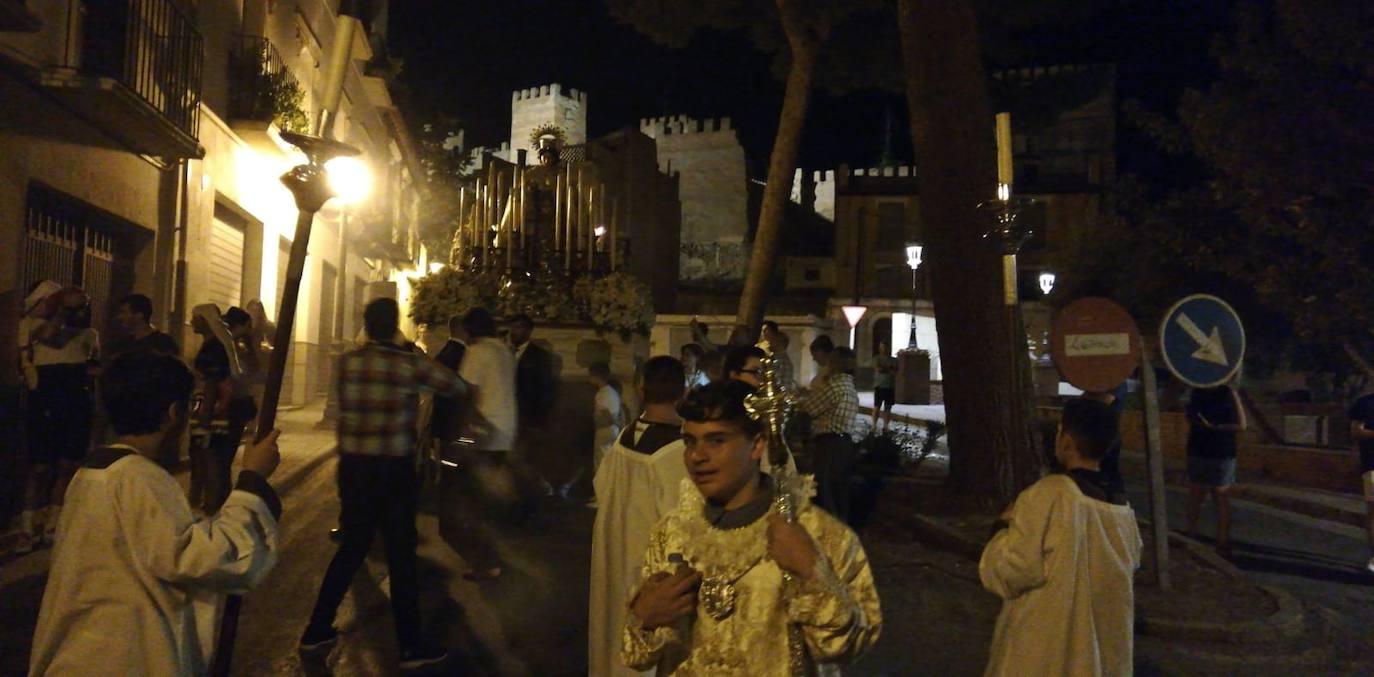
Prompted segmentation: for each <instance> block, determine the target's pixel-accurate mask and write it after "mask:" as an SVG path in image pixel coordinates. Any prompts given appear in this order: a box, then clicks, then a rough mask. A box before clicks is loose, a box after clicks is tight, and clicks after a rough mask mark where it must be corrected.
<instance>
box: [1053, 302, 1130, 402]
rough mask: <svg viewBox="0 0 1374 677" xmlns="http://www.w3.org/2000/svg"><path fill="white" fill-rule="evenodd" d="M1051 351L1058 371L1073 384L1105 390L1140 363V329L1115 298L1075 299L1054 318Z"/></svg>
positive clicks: (1084, 388)
mask: <svg viewBox="0 0 1374 677" xmlns="http://www.w3.org/2000/svg"><path fill="white" fill-rule="evenodd" d="M1050 355H1051V357H1053V358H1054V366H1055V367H1056V368H1057V369H1058V370H1059V374H1060V375H1061V376H1063V377H1064V380H1065V381H1068V382H1069V383H1071V384H1073V386H1074V387H1075V388H1079V389H1082V390H1086V391H1088V392H1105V391H1108V390H1112V389H1113V388H1116V387H1117V386H1119V385H1121V382H1122V381H1125V380H1126V379H1127V378H1128V377H1129V376H1130V375H1131V373H1132V372H1134V371H1135V369H1136V367H1138V366H1140V332H1139V331H1138V330H1137V329H1136V325H1135V320H1134V319H1133V318H1132V317H1131V314H1130V313H1128V312H1126V309H1125V308H1122V307H1121V306H1120V305H1119V304H1118V303H1116V302H1115V301H1112V300H1110V299H1104V298H1096V297H1089V298H1084V299H1078V300H1077V301H1074V302H1073V303H1070V304H1069V305H1068V306H1066V307H1065V308H1064V309H1063V310H1061V311H1059V317H1056V318H1055V320H1054V329H1053V330H1052V331H1051V332H1050Z"/></svg>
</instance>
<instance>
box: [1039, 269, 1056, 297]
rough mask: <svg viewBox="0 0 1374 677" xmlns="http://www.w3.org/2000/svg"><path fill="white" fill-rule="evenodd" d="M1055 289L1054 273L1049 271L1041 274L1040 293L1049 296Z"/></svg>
mask: <svg viewBox="0 0 1374 677" xmlns="http://www.w3.org/2000/svg"><path fill="white" fill-rule="evenodd" d="M1053 289H1054V273H1051V272H1050V271H1048V270H1047V271H1045V272H1043V273H1040V291H1041V292H1043V293H1044V294H1045V295H1046V296H1049V294H1050V291H1051V290H1053Z"/></svg>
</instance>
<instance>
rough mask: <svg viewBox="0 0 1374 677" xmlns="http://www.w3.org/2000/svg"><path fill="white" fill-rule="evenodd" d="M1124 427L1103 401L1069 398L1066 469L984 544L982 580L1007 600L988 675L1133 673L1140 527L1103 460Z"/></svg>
mask: <svg viewBox="0 0 1374 677" xmlns="http://www.w3.org/2000/svg"><path fill="white" fill-rule="evenodd" d="M1117 427H1118V423H1117V414H1116V412H1114V411H1112V409H1111V407H1109V406H1108V405H1106V404H1104V403H1102V402H1099V401H1095V400H1091V399H1084V398H1078V399H1073V400H1069V401H1068V402H1066V403H1065V405H1064V412H1063V417H1062V418H1061V419H1060V423H1059V431H1058V434H1057V435H1056V437H1055V447H1054V452H1055V457H1056V458H1057V459H1058V460H1059V463H1060V464H1061V466H1062V467H1063V468H1064V472H1063V473H1062V474H1053V475H1049V476H1047V477H1045V478H1043V479H1041V480H1040V481H1039V482H1036V483H1035V484H1033V485H1031V486H1030V487H1029V488H1027V489H1026V490H1025V491H1023V492H1021V495H1020V496H1017V497H1016V501H1015V502H1014V503H1013V504H1012V506H1011V507H1010V508H1008V509H1007V511H1006V512H1005V513H1004V514H1003V516H1002V519H1003V522H1004V524H1003V528H1001V529H1000V530H999V531H998V532H997V533H996V534H995V535H994V536H993V537H992V540H991V541H989V542H988V544H987V547H986V548H985V549H984V550H983V557H982V560H981V561H980V562H979V564H978V574H979V577H980V578H981V579H982V581H983V587H984V588H987V589H988V591H990V592H992V593H994V594H996V595H997V596H998V597H1001V598H1002V600H1003V602H1002V613H1001V615H1000V616H998V618H997V628H996V630H995V631H994V634H993V638H992V656H991V660H990V661H989V663H988V667H987V673H986V674H989V675H1070V674H1072V675H1129V674H1131V670H1132V642H1133V632H1134V627H1133V623H1134V618H1135V596H1134V592H1133V588H1132V577H1133V575H1134V573H1135V570H1136V569H1137V568H1139V567H1140V550H1141V540H1140V531H1139V528H1138V527H1137V526H1136V521H1135V513H1134V512H1132V511H1131V507H1130V506H1129V505H1127V503H1126V499H1125V497H1124V495H1122V494H1121V493H1120V492H1119V491H1118V490H1116V489H1115V488H1114V487H1112V486H1111V484H1110V483H1108V482H1106V481H1104V479H1103V478H1102V473H1101V470H1100V466H1099V463H1100V461H1101V459H1102V456H1103V455H1104V454H1106V453H1107V450H1108V449H1109V448H1110V447H1111V446H1112V444H1113V442H1114V441H1115V440H1116V439H1117V437H1118V429H1117Z"/></svg>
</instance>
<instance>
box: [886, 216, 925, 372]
mask: <svg viewBox="0 0 1374 677" xmlns="http://www.w3.org/2000/svg"><path fill="white" fill-rule="evenodd" d="M924 249H925V248H924V247H922V246H921V245H919V244H916V243H914V242H913V243H911V244H909V245H907V246H906V265H907V267H908V268H910V269H911V338H910V339H908V340H907V343H906V348H907V350H920V349H921V346H920V344H919V343H917V341H916V300H917V296H916V270H917V269H919V268H920V267H921V252H922V250H924ZM883 357H887V356H886V355H884V356H883Z"/></svg>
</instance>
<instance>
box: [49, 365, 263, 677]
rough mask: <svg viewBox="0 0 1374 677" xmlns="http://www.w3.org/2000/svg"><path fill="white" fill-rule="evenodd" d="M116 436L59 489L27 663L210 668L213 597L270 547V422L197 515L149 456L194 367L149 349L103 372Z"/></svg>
mask: <svg viewBox="0 0 1374 677" xmlns="http://www.w3.org/2000/svg"><path fill="white" fill-rule="evenodd" d="M101 385H102V387H103V393H104V398H103V399H104V405H105V408H106V410H107V412H108V414H109V421H110V424H111V427H112V428H113V429H114V432H115V434H116V436H117V439H116V440H115V443H114V444H111V445H108V446H105V447H100V448H98V449H96V450H95V451H93V452H92V453H91V454H90V455H89V457H88V458H87V460H86V463H85V465H84V466H83V467H82V468H81V469H79V470H78V471H77V472H76V476H75V477H74V478H73V479H72V482H71V485H70V486H69V487H68V488H67V501H66V508H65V509H64V510H63V511H62V518H61V520H60V522H59V523H58V526H57V542H56V547H55V548H54V550H53V555H52V566H51V569H50V571H49V574H48V583H47V588H46V589H45V590H44V591H43V606H42V609H41V610H40V611H39V614H38V628H37V630H36V631H35V633H34V638H33V651H32V654H31V657H30V659H29V674H31V675H97V674H98V675H157V676H160V675H198V674H205V672H206V671H207V670H208V669H209V664H210V658H211V652H212V650H213V649H214V642H215V633H216V631H217V628H216V625H217V624H218V621H219V609H220V603H221V602H222V601H223V599H224V595H225V594H226V593H242V592H244V591H246V590H248V589H249V588H251V587H253V586H254V585H255V584H257V583H258V582H259V581H260V580H262V578H263V577H264V576H265V575H266V574H267V572H268V571H269V570H270V569H271V568H272V565H273V563H275V561H276V557H277V518H278V516H279V515H280V514H281V502H280V501H279V500H278V499H277V495H276V493H275V492H274V491H273V490H272V487H271V486H269V485H268V484H267V477H268V476H270V475H271V474H272V471H273V470H275V469H276V467H277V463H278V462H279V461H280V459H281V457H280V455H279V454H278V453H277V435H278V432H277V431H273V432H272V433H271V434H270V435H268V436H267V437H266V438H265V439H263V440H262V441H261V442H258V443H256V444H250V445H248V448H247V449H246V450H245V451H244V454H243V471H242V472H240V473H239V477H238V484H237V486H236V487H235V488H234V490H233V492H232V493H230V494H229V498H228V499H227V500H226V501H225V503H224V505H223V506H221V507H220V510H219V512H218V513H216V514H215V515H212V516H210V517H205V518H201V519H196V517H195V516H194V515H193V514H192V513H191V506H190V504H188V503H187V501H186V496H185V494H183V493H182V490H181V486H180V485H179V484H177V481H176V480H175V479H173V478H172V476H171V475H169V474H168V473H167V470H166V469H165V468H164V464H165V463H168V462H175V461H176V459H175V458H172V459H167V458H160V457H159V453H161V452H160V450H161V449H162V448H163V445H162V441H163V438H164V437H165V436H167V435H168V434H169V433H170V434H179V433H180V430H181V424H182V423H183V422H184V420H185V416H186V405H187V402H188V400H189V399H190V396H191V388H192V385H193V378H192V376H191V372H190V370H189V369H187V368H186V365H184V364H182V362H181V361H180V360H178V359H176V358H175V357H172V356H170V355H166V354H161V353H152V352H138V353H129V354H126V355H123V356H121V357H119V358H118V359H116V360H115V361H114V363H113V364H112V365H110V366H109V367H108V368H107V369H106V370H105V374H104V376H103V377H102V380H101Z"/></svg>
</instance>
